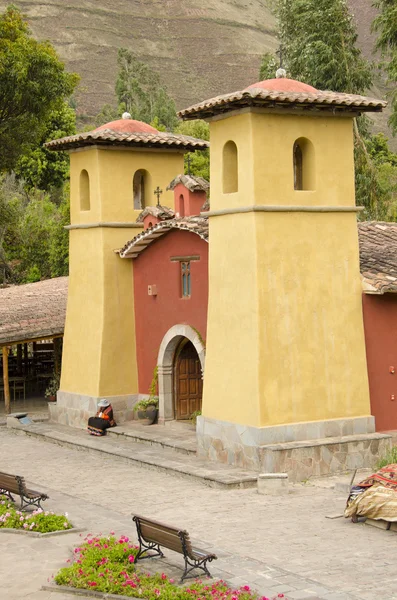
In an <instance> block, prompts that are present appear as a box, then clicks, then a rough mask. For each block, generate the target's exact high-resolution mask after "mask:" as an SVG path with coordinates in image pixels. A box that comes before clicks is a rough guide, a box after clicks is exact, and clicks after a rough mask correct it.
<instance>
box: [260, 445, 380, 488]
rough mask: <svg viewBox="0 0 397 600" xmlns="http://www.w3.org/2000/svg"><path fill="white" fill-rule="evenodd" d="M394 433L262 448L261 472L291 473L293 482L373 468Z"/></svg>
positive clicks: (289, 474)
mask: <svg viewBox="0 0 397 600" xmlns="http://www.w3.org/2000/svg"><path fill="white" fill-rule="evenodd" d="M391 446H392V443H391V436H390V435H385V434H381V433H369V434H367V435H358V436H345V437H339V438H329V439H326V440H324V439H323V440H313V441H308V442H296V443H290V444H276V445H274V446H262V447H261V448H259V458H260V464H261V471H262V472H265V473H273V472H276V473H277V472H282V473H288V477H289V479H290V481H303V480H305V479H309V478H310V477H318V476H321V475H332V474H335V473H345V472H346V471H353V470H354V469H362V468H374V467H375V465H376V463H377V462H378V460H379V458H380V457H381V456H384V455H385V454H386V453H387V452H388V451H389V450H390V448H391Z"/></svg>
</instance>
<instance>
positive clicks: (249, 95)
mask: <svg viewBox="0 0 397 600" xmlns="http://www.w3.org/2000/svg"><path fill="white" fill-rule="evenodd" d="M386 105H387V102H385V101H383V100H376V99H373V98H367V97H365V96H357V95H354V94H340V93H337V92H321V91H317V92H313V93H311V92H283V91H277V90H267V89H263V88H260V87H249V88H247V89H245V90H241V91H238V92H233V93H232V94H224V95H222V96H216V97H215V98H211V99H209V100H204V101H203V102H199V103H198V104H194V105H193V106H190V107H189V108H185V109H184V110H181V111H180V112H179V113H178V116H179V117H181V118H182V119H185V120H188V119H203V118H208V117H211V116H214V115H216V114H220V113H223V112H228V111H230V110H236V109H240V108H245V107H247V106H257V107H269V108H291V107H300V108H315V109H318V110H332V111H333V112H335V111H337V110H339V111H344V112H346V111H347V110H350V111H353V112H356V113H359V112H365V111H366V112H379V111H381V110H382V109H383V108H384V107H385V106H386Z"/></svg>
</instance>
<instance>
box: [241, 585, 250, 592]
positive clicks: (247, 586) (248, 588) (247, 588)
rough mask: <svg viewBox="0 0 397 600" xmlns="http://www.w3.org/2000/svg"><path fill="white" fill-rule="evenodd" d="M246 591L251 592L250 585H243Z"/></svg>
mask: <svg viewBox="0 0 397 600" xmlns="http://www.w3.org/2000/svg"><path fill="white" fill-rule="evenodd" d="M242 589H243V590H244V591H246V592H249V591H250V586H249V585H243V588H242Z"/></svg>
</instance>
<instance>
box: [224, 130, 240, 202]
mask: <svg viewBox="0 0 397 600" xmlns="http://www.w3.org/2000/svg"><path fill="white" fill-rule="evenodd" d="M235 192H238V151H237V146H236V144H235V143H234V142H232V141H231V140H230V141H229V142H226V144H225V145H224V147H223V193H224V194H234V193H235Z"/></svg>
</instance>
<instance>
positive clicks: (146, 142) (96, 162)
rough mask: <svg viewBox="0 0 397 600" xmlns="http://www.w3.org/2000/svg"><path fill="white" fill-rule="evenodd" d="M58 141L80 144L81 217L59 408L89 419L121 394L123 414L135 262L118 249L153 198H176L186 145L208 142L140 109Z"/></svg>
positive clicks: (117, 404) (132, 370)
mask: <svg viewBox="0 0 397 600" xmlns="http://www.w3.org/2000/svg"><path fill="white" fill-rule="evenodd" d="M124 116H125V117H126V118H123V119H121V120H118V121H114V122H112V123H108V124H106V125H103V126H102V127H99V128H98V129H96V130H95V131H91V132H88V133H82V134H78V135H74V136H70V137H67V138H63V139H60V140H54V141H53V142H49V143H48V144H47V147H48V148H50V149H52V150H67V151H68V152H69V153H70V188H71V190H70V194H71V206H70V212H71V224H70V226H69V230H70V253H69V255H70V265H69V271H70V275H69V290H68V305H67V316H66V326H65V336H64V349H63V361H62V378H61V385H60V391H59V392H58V395H57V404H56V406H54V407H52V410H51V418H52V419H54V420H57V421H58V422H60V423H64V424H69V425H72V426H76V427H80V426H82V427H84V426H86V423H87V418H88V417H89V416H91V415H93V414H95V412H96V410H97V401H98V399H99V398H101V397H106V398H107V399H109V400H110V401H111V402H112V405H113V407H114V409H115V415H116V420H119V421H122V420H124V419H128V418H132V408H133V405H134V403H135V401H136V399H137V393H138V385H137V362H136V340H135V316H134V286H133V271H132V268H131V265H130V264H129V262H128V261H123V260H120V258H119V256H118V254H116V252H115V251H116V250H118V249H120V248H121V247H122V246H123V245H124V244H125V243H126V242H127V241H128V240H129V239H131V238H133V237H134V236H135V235H137V233H139V231H140V229H141V228H142V224H138V223H136V219H137V217H138V215H139V214H140V212H141V211H142V209H143V208H145V207H146V206H154V205H156V203H157V202H159V200H160V198H161V203H162V204H164V205H168V206H172V205H173V193H172V192H170V191H166V190H167V186H168V184H169V182H170V181H171V180H172V179H173V178H174V177H175V176H176V175H177V174H178V173H183V169H184V163H183V155H184V153H185V152H187V151H192V150H195V149H197V148H204V147H207V146H208V143H207V142H204V141H201V140H195V139H194V138H190V137H186V136H180V135H173V134H169V133H160V132H158V131H157V130H156V129H154V128H153V127H151V126H150V125H147V124H146V123H141V122H139V121H134V120H132V119H131V118H130V115H128V114H126V115H123V117H124Z"/></svg>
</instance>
